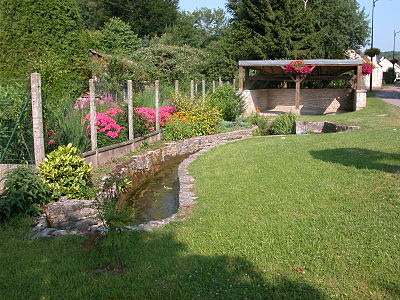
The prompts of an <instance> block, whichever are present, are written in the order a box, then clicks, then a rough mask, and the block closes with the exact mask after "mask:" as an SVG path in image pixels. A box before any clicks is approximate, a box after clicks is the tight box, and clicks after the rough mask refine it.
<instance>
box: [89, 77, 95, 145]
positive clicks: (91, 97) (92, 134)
mask: <svg viewBox="0 0 400 300" xmlns="http://www.w3.org/2000/svg"><path fill="white" fill-rule="evenodd" d="M95 97H96V90H95V85H94V79H89V100H90V142H91V145H92V150H93V151H94V150H97V130H96V103H95Z"/></svg>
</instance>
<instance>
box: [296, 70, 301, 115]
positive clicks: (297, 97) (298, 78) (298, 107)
mask: <svg viewBox="0 0 400 300" xmlns="http://www.w3.org/2000/svg"><path fill="white" fill-rule="evenodd" d="M300 85H301V78H300V76H299V75H297V76H296V98H295V114H296V115H300V87H301V86H300Z"/></svg>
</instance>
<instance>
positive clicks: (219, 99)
mask: <svg viewBox="0 0 400 300" xmlns="http://www.w3.org/2000/svg"><path fill="white" fill-rule="evenodd" d="M207 104H208V105H210V106H213V107H217V108H218V109H219V110H220V111H221V113H222V118H223V119H224V120H225V121H234V120H235V119H236V118H237V117H238V116H240V115H241V114H242V113H243V111H244V103H243V100H242V97H240V96H239V95H238V94H236V92H235V90H234V89H233V87H232V86H230V85H223V86H220V87H218V88H217V89H216V90H215V92H214V93H212V94H210V95H209V96H208V97H207Z"/></svg>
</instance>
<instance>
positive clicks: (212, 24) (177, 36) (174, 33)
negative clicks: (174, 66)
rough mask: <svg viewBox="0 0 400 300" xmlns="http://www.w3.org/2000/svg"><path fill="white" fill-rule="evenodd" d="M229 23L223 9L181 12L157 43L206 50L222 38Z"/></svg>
mask: <svg viewBox="0 0 400 300" xmlns="http://www.w3.org/2000/svg"><path fill="white" fill-rule="evenodd" d="M227 23H228V22H227V18H226V16H225V12H224V10H223V9H214V10H211V9H209V8H205V7H203V8H200V9H196V10H195V11H194V12H187V11H183V12H179V14H178V18H177V20H176V21H175V22H174V24H173V25H172V26H170V27H168V28H167V30H166V32H165V33H164V34H163V35H162V36H161V37H160V38H159V39H156V41H157V42H158V43H161V44H165V45H175V46H184V45H189V46H191V47H195V48H204V47H206V46H207V45H208V44H209V43H210V42H212V41H214V40H217V39H219V38H220V36H222V34H223V32H224V30H225V29H226V27H227Z"/></svg>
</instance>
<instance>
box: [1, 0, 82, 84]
mask: <svg viewBox="0 0 400 300" xmlns="http://www.w3.org/2000/svg"><path fill="white" fill-rule="evenodd" d="M0 49H2V51H1V52H0V77H1V78H13V77H14V78H19V77H27V76H28V74H29V73H32V72H39V73H41V74H42V76H43V78H44V79H45V82H44V85H45V86H46V85H47V84H50V85H51V83H52V82H54V81H55V78H61V77H62V78H63V79H64V80H65V79H66V78H74V79H75V78H77V77H78V78H79V77H81V78H82V76H84V75H85V74H86V73H85V71H84V68H85V61H86V60H87V56H86V51H87V50H86V47H85V41H84V38H83V31H82V28H81V19H80V10H79V7H78V5H77V1H76V0H66V1H53V0H42V1H25V0H2V1H1V6H0ZM45 75H46V76H45Z"/></svg>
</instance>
